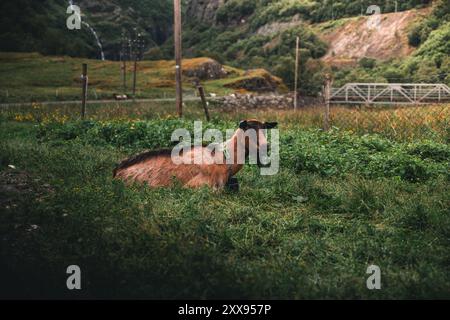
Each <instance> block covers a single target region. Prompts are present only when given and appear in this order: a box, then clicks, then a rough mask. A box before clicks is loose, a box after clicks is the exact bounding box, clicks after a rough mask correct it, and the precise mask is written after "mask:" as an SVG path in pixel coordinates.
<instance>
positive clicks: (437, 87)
mask: <svg viewBox="0 0 450 320" xmlns="http://www.w3.org/2000/svg"><path fill="white" fill-rule="evenodd" d="M439 102H450V88H449V87H448V86H446V85H445V84H439V83H438V84H428V83H347V84H346V85H344V86H343V87H341V88H333V89H332V90H331V96H330V103H333V104H428V103H439Z"/></svg>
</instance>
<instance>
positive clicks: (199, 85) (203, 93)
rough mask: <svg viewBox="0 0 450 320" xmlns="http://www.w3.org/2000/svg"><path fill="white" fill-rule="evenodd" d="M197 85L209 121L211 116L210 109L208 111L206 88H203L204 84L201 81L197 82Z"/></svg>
mask: <svg viewBox="0 0 450 320" xmlns="http://www.w3.org/2000/svg"><path fill="white" fill-rule="evenodd" d="M196 86H197V90H198V93H199V95H200V98H201V99H202V105H203V110H204V111H205V116H206V121H208V122H209V121H210V117H209V111H208V102H207V101H206V97H205V90H204V89H203V86H202V85H201V84H200V83H199V82H196Z"/></svg>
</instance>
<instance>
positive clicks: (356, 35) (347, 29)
mask: <svg viewBox="0 0 450 320" xmlns="http://www.w3.org/2000/svg"><path fill="white" fill-rule="evenodd" d="M430 11H431V8H426V9H420V10H408V11H404V12H398V13H387V14H383V15H382V16H381V18H380V20H379V21H380V24H379V26H378V27H377V28H376V29H375V28H373V27H372V24H371V23H375V20H374V19H373V17H370V18H367V17H357V18H349V19H346V20H343V21H341V23H340V24H339V25H338V26H336V27H334V28H333V26H332V25H331V27H330V24H329V23H323V24H319V25H318V26H316V28H317V30H318V32H320V34H321V38H322V39H323V40H324V41H325V42H326V43H328V52H327V54H326V55H325V56H324V57H323V58H322V59H323V60H324V61H326V62H328V63H330V64H332V65H337V66H341V65H342V64H344V65H345V64H348V63H350V64H352V65H355V64H357V63H358V61H359V60H361V59H362V58H364V57H366V58H372V59H377V60H381V61H386V60H389V59H393V58H403V57H406V56H409V55H410V54H412V53H413V52H414V50H415V48H414V47H413V46H411V45H410V44H409V41H408V32H409V30H410V28H411V25H412V24H414V23H417V22H419V21H422V20H423V19H424V18H425V17H426V16H427V15H429V14H430Z"/></svg>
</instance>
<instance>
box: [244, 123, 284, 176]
mask: <svg viewBox="0 0 450 320" xmlns="http://www.w3.org/2000/svg"><path fill="white" fill-rule="evenodd" d="M277 125H278V123H277V122H260V121H258V120H253V119H252V120H243V121H241V122H240V123H239V128H240V129H242V130H244V131H247V130H250V129H253V130H255V133H256V141H251V139H250V138H249V137H247V138H246V143H245V146H246V148H245V149H246V156H248V154H249V149H250V148H252V147H255V146H256V149H257V150H256V151H257V164H258V166H259V167H269V166H270V163H269V164H263V163H262V162H261V159H260V152H259V151H260V148H261V147H262V148H265V150H266V151H268V150H269V144H268V142H267V139H266V136H265V135H264V129H273V128H275V127H276V126H277Z"/></svg>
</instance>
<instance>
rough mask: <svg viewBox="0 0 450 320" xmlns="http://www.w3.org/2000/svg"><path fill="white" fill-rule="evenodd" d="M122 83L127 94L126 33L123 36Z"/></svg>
mask: <svg viewBox="0 0 450 320" xmlns="http://www.w3.org/2000/svg"><path fill="white" fill-rule="evenodd" d="M121 57H122V82H123V91H124V93H126V91H127V38H126V37H125V33H123V34H122V52H121Z"/></svg>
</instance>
